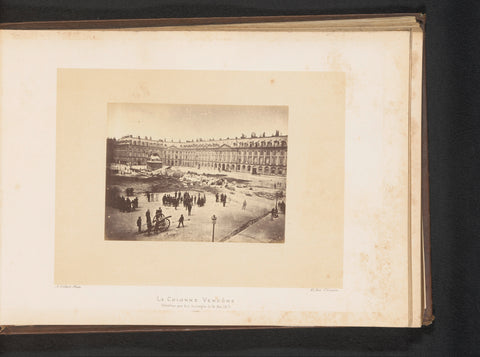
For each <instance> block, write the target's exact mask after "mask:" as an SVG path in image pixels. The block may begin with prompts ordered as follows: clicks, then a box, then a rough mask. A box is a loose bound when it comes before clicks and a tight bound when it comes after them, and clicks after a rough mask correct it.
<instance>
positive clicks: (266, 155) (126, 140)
mask: <svg viewBox="0 0 480 357" xmlns="http://www.w3.org/2000/svg"><path fill="white" fill-rule="evenodd" d="M287 146H288V137H287V136H286V135H279V134H277V135H275V136H269V137H263V136H262V137H251V138H245V137H244V138H235V139H221V140H208V141H203V140H200V141H186V142H165V141H162V140H151V139H147V138H145V139H141V138H140V137H133V136H127V137H123V138H121V139H119V140H117V141H116V144H115V145H114V154H113V160H114V162H116V163H122V164H130V165H143V164H146V163H147V161H148V158H149V157H150V155H152V154H157V155H158V156H159V157H160V158H161V160H162V161H163V163H164V166H186V167H193V168H199V169H200V168H206V169H211V170H215V171H230V172H246V173H251V174H257V175H282V176H285V175H286V172H287Z"/></svg>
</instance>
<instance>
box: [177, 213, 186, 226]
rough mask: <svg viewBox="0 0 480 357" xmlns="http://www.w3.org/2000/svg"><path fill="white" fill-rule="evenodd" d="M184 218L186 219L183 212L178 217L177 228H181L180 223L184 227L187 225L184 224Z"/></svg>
mask: <svg viewBox="0 0 480 357" xmlns="http://www.w3.org/2000/svg"><path fill="white" fill-rule="evenodd" d="M183 220H184V218H183V214H181V215H180V218H179V219H178V226H177V228H180V225H182V227H185V226H184V225H183Z"/></svg>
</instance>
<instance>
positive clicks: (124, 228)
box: [105, 103, 288, 243]
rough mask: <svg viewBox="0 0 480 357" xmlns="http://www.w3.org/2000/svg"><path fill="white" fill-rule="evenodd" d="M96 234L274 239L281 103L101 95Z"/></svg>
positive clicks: (282, 135)
mask: <svg viewBox="0 0 480 357" xmlns="http://www.w3.org/2000/svg"><path fill="white" fill-rule="evenodd" d="M107 115H108V119H107V131H108V134H107V138H106V196H105V240H141V241H143V240H150V241H189V242H242V243H284V241H285V213H286V209H287V208H286V206H287V197H286V174H287V148H288V144H287V143H288V135H287V124H288V107H287V106H258V105H255V106H249V105H206V104H203V105H188V104H178V105H177V104H156V103H153V104H149V103H147V104H143V103H109V104H108V108H107Z"/></svg>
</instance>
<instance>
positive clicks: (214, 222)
mask: <svg viewBox="0 0 480 357" xmlns="http://www.w3.org/2000/svg"><path fill="white" fill-rule="evenodd" d="M216 223H217V217H215V215H213V216H212V226H213V230H212V242H215V224H216Z"/></svg>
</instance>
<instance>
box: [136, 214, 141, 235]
mask: <svg viewBox="0 0 480 357" xmlns="http://www.w3.org/2000/svg"><path fill="white" fill-rule="evenodd" d="M137 227H138V233H142V217H138V219H137Z"/></svg>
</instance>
